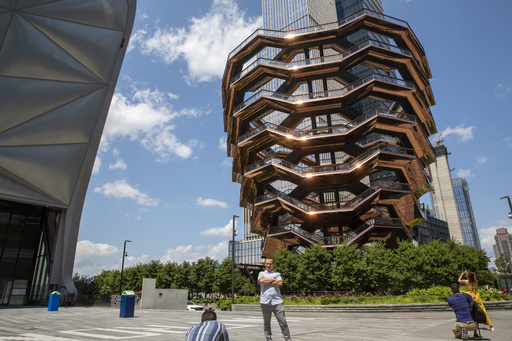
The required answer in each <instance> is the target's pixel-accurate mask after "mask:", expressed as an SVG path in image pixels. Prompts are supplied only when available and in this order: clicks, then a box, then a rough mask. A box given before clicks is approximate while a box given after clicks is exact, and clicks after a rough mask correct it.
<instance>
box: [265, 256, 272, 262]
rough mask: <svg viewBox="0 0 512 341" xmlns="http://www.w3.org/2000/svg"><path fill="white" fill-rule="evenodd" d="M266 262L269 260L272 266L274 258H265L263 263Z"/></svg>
mask: <svg viewBox="0 0 512 341" xmlns="http://www.w3.org/2000/svg"><path fill="white" fill-rule="evenodd" d="M267 260H271V261H272V264H274V257H267V258H265V262H267Z"/></svg>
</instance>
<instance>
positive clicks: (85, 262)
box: [74, 240, 121, 276]
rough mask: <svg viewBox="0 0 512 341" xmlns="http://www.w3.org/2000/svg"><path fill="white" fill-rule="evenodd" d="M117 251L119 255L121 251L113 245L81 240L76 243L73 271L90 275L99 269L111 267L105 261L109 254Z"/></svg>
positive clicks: (114, 253)
mask: <svg viewBox="0 0 512 341" xmlns="http://www.w3.org/2000/svg"><path fill="white" fill-rule="evenodd" d="M118 253H119V255H121V251H119V249H118V248H117V247H115V246H112V245H108V244H101V243H100V244H94V243H92V242H90V241H88V240H81V241H79V242H78V243H77V244H76V254H75V267H74V271H77V272H79V273H80V274H82V275H88V276H92V275H96V274H98V273H99V272H101V270H107V269H111V265H106V264H105V261H106V260H107V261H109V258H110V257H111V256H113V255H116V254H118ZM102 264H103V265H102Z"/></svg>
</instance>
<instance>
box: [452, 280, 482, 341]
mask: <svg viewBox="0 0 512 341" xmlns="http://www.w3.org/2000/svg"><path fill="white" fill-rule="evenodd" d="M451 289H452V293H453V295H452V296H450V297H448V304H449V305H450V307H451V308H452V309H453V311H454V312H455V317H456V322H455V325H454V326H453V328H452V331H453V334H454V335H455V337H457V338H458V337H462V340H463V341H467V339H468V331H475V330H477V329H478V325H477V323H476V322H475V321H473V318H472V317H471V313H470V311H469V302H468V299H467V298H466V296H465V295H464V294H461V293H460V290H459V285H458V284H455V283H454V284H452V285H451ZM469 295H471V294H469ZM471 296H473V295H471Z"/></svg>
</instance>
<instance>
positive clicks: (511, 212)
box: [500, 195, 512, 219]
mask: <svg viewBox="0 0 512 341" xmlns="http://www.w3.org/2000/svg"><path fill="white" fill-rule="evenodd" d="M500 199H507V200H508V207H509V208H510V212H508V217H509V218H510V219H512V202H510V198H509V196H508V195H507V196H504V197H501V198H500Z"/></svg>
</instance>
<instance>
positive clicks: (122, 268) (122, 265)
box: [119, 240, 132, 295]
mask: <svg viewBox="0 0 512 341" xmlns="http://www.w3.org/2000/svg"><path fill="white" fill-rule="evenodd" d="M131 242H132V241H131V240H125V241H124V248H123V261H122V263H121V283H120V284H119V293H120V295H122V294H123V271H124V257H126V256H127V254H126V243H131Z"/></svg>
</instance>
